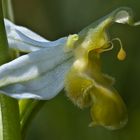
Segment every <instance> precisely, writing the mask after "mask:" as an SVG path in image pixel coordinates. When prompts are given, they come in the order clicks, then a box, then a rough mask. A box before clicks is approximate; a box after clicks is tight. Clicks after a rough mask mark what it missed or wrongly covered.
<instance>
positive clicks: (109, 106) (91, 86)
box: [65, 9, 130, 130]
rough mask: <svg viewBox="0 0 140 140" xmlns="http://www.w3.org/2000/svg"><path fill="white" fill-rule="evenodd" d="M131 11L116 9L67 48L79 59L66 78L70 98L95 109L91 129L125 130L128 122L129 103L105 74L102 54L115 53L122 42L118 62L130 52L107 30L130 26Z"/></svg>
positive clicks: (82, 106) (80, 34) (85, 30)
mask: <svg viewBox="0 0 140 140" xmlns="http://www.w3.org/2000/svg"><path fill="white" fill-rule="evenodd" d="M127 10H128V9H127ZM127 10H126V9H125V10H124V9H123V10H122V11H121V10H120V11H119V10H116V11H114V12H113V13H111V14H110V15H108V16H107V17H105V18H103V19H101V21H100V20H99V21H100V22H99V21H98V22H96V23H95V24H92V25H91V26H89V27H87V28H85V29H84V30H83V31H81V32H80V33H79V34H78V35H73V36H69V39H68V42H67V45H66V48H67V50H72V51H73V53H74V57H75V60H74V62H73V65H72V67H71V69H70V70H69V72H68V73H67V75H66V77H65V89H66V91H67V96H68V97H69V98H70V99H71V100H72V102H73V103H74V104H76V105H77V106H78V107H80V108H84V107H90V108H91V118H92V123H91V124H90V126H95V125H99V126H103V127H105V128H107V129H110V130H115V129H119V128H122V127H123V126H124V125H125V124H126V122H127V119H128V117H127V109H126V106H125V103H124V102H123V100H122V98H121V96H120V95H119V94H118V92H117V91H116V90H115V89H114V88H113V86H112V85H113V83H114V80H113V78H111V77H110V76H108V75H106V74H104V73H103V72H102V70H101V64H100V61H101V60H100V54H101V53H103V52H105V51H109V50H112V48H113V41H115V40H117V41H119V43H120V50H119V53H118V55H117V57H118V59H119V60H124V59H125V56H126V53H125V51H124V49H123V47H122V44H121V41H120V39H118V38H115V39H112V40H110V39H109V37H108V35H107V33H106V29H107V28H108V26H109V25H111V24H112V23H113V22H119V23H129V19H130V17H129V13H128V11H127Z"/></svg>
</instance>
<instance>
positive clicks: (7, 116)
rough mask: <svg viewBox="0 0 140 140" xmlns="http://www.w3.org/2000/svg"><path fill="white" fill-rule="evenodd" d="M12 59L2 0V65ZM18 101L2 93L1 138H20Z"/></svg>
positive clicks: (0, 49) (2, 139)
mask: <svg viewBox="0 0 140 140" xmlns="http://www.w3.org/2000/svg"><path fill="white" fill-rule="evenodd" d="M9 60H10V56H9V50H8V42H7V38H6V32H5V27H4V21H3V11H2V0H0V65H1V64H4V63H6V62H8V61H9ZM20 139H21V136H20V121H19V108H18V101H17V100H15V99H12V98H10V97H7V96H5V95H2V94H0V140H20Z"/></svg>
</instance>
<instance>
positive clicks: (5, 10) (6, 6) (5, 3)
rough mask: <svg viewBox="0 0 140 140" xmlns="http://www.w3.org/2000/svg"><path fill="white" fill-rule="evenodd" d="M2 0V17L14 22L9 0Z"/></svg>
mask: <svg viewBox="0 0 140 140" xmlns="http://www.w3.org/2000/svg"><path fill="white" fill-rule="evenodd" d="M2 2H3V14H4V17H5V18H8V19H10V20H11V21H12V22H14V14H13V8H12V2H11V0H2Z"/></svg>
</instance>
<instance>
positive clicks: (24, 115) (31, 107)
mask: <svg viewBox="0 0 140 140" xmlns="http://www.w3.org/2000/svg"><path fill="white" fill-rule="evenodd" d="M45 102H46V101H38V100H26V99H25V100H20V101H19V107H20V123H21V133H22V138H23V139H24V138H25V136H26V132H27V130H28V127H29V126H30V124H31V122H32V120H33V118H34V117H35V116H36V114H37V113H38V111H39V110H40V109H41V108H42V106H43V105H44V104H45Z"/></svg>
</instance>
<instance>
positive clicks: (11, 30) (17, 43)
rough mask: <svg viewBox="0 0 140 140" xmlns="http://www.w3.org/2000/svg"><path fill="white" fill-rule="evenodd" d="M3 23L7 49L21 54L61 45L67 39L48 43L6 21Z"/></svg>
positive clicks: (27, 30) (31, 32)
mask: <svg viewBox="0 0 140 140" xmlns="http://www.w3.org/2000/svg"><path fill="white" fill-rule="evenodd" d="M4 22H5V27H6V33H7V38H8V44H9V47H10V48H12V49H15V50H19V51H21V52H32V51H37V50H40V49H43V48H46V47H51V46H57V45H61V44H64V43H65V41H66V40H67V37H64V38H61V39H58V40H56V41H49V40H46V39H45V38H43V37H41V36H39V35H38V34H36V33H34V32H33V31H31V30H29V29H27V28H25V27H22V26H17V25H15V24H13V23H12V22H10V21H9V20H7V19H5V20H4Z"/></svg>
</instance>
